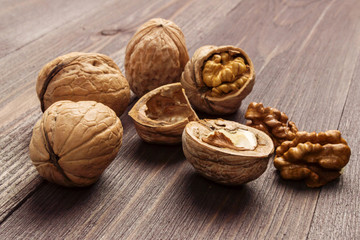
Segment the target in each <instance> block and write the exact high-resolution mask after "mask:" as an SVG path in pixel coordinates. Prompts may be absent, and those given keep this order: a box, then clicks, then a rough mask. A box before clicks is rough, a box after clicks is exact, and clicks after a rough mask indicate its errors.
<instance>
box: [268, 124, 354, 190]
mask: <svg viewBox="0 0 360 240" xmlns="http://www.w3.org/2000/svg"><path fill="white" fill-rule="evenodd" d="M350 154H351V151H350V148H349V146H348V145H347V143H346V141H345V140H344V139H343V138H342V137H341V133H340V132H339V131H337V130H329V131H326V132H320V133H315V132H312V133H307V132H297V133H296V136H295V138H294V139H293V140H292V141H286V142H283V143H282V144H281V145H280V146H279V147H278V148H277V149H276V156H275V159H274V166H275V167H276V168H277V169H278V170H279V171H280V175H281V177H283V178H284V179H291V180H300V179H305V182H306V185H307V186H308V187H320V186H323V185H324V184H326V183H328V182H329V181H332V180H334V179H336V178H338V177H339V176H340V175H341V170H342V169H343V168H344V167H345V165H346V164H347V163H348V161H349V158H350Z"/></svg>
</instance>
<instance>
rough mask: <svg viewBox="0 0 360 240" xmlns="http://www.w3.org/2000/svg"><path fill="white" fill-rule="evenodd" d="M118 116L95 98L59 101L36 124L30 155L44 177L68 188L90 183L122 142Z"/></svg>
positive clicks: (107, 163)
mask: <svg viewBox="0 0 360 240" xmlns="http://www.w3.org/2000/svg"><path fill="white" fill-rule="evenodd" d="M122 135H123V128H122V125H121V122H120V119H119V118H118V117H117V116H116V114H115V112H114V111H113V110H112V109H110V108H109V107H107V106H105V105H103V104H101V103H97V102H94V101H79V102H72V101H66V100H64V101H58V102H56V103H54V104H53V105H51V106H50V107H49V108H48V109H47V110H46V111H45V112H44V114H43V116H42V118H41V119H40V120H39V121H38V122H37V123H36V124H35V126H34V129H33V135H32V138H31V141H30V158H31V160H32V163H33V164H34V166H35V167H36V169H37V170H38V172H39V174H40V175H41V176H42V177H43V178H45V179H46V180H48V181H50V182H53V183H56V184H59V185H62V186H67V187H83V186H88V185H91V184H93V183H94V182H95V181H97V179H98V178H99V177H100V175H101V174H102V172H103V171H104V170H105V168H106V167H107V166H108V165H109V164H110V163H111V162H112V160H113V159H114V158H115V157H116V155H117V152H118V151H119V149H120V146H121V143H122Z"/></svg>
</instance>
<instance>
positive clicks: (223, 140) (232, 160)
mask: <svg viewBox="0 0 360 240" xmlns="http://www.w3.org/2000/svg"><path fill="white" fill-rule="evenodd" d="M182 143H183V151H184V154H185V157H186V159H187V160H188V161H189V162H190V163H191V164H192V165H193V167H194V168H195V170H196V171H197V172H199V173H200V174H201V175H202V176H204V177H205V178H208V179H210V180H212V181H215V182H217V183H221V184H226V185H239V184H242V183H246V182H249V181H252V180H254V179H256V178H258V177H259V176H261V175H262V174H263V173H264V171H265V170H266V168H267V165H268V162H269V158H270V156H271V155H272V153H273V152H274V145H273V142H272V140H271V138H270V137H269V136H268V135H266V134H265V133H264V132H262V131H260V130H257V129H255V128H251V127H248V126H246V125H242V124H240V123H237V122H232V121H227V120H223V119H212V120H211V119H204V120H199V121H192V122H190V123H188V124H187V125H186V127H185V129H184V132H183V136H182Z"/></svg>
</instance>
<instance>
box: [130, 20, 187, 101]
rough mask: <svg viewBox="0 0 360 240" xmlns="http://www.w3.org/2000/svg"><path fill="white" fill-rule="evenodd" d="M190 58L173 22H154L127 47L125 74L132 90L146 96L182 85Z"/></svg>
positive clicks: (139, 31) (151, 21) (142, 29)
mask: <svg viewBox="0 0 360 240" xmlns="http://www.w3.org/2000/svg"><path fill="white" fill-rule="evenodd" d="M188 60H189V55H188V52H187V48H186V45H185V38H184V35H183V33H182V31H181V29H180V28H179V27H178V26H177V25H176V24H175V23H173V22H172V21H169V20H165V19H161V18H154V19H151V20H149V21H148V22H146V23H144V24H143V25H142V26H141V27H140V28H139V29H138V30H137V32H136V33H135V34H134V36H133V37H132V38H131V40H130V41H129V43H128V45H127V47H126V53H125V74H126V78H127V80H128V81H129V84H130V88H131V90H132V91H133V92H134V93H135V94H136V95H137V96H138V97H141V96H143V95H144V94H145V93H147V92H149V91H151V90H153V89H155V88H157V87H160V86H162V85H166V84H169V83H175V82H179V81H180V77H181V73H182V71H183V70H184V67H185V64H186V62H187V61H188Z"/></svg>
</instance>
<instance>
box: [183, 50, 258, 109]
mask: <svg viewBox="0 0 360 240" xmlns="http://www.w3.org/2000/svg"><path fill="white" fill-rule="evenodd" d="M222 52H231V53H233V54H238V55H239V56H241V57H242V58H244V60H245V63H246V64H247V65H248V66H249V73H248V80H247V82H246V83H245V84H244V85H243V86H242V87H241V88H240V89H239V90H237V91H235V92H232V93H229V94H226V95H224V96H221V97H212V96H209V94H208V93H209V91H210V90H209V88H208V87H207V86H206V85H205V83H204V81H203V78H202V69H203V67H204V64H205V62H206V61H207V60H208V59H209V58H210V57H211V56H212V55H213V54H215V53H219V54H220V53H222ZM254 83H255V70H254V65H253V63H252V61H251V59H250V58H249V56H248V55H247V54H246V53H245V52H244V51H243V50H242V49H240V48H237V47H234V46H220V47H217V46H203V47H201V48H199V49H197V50H196V51H195V53H194V55H193V56H192V58H191V59H190V61H189V62H188V63H187V64H186V66H185V69H184V72H183V74H182V76H181V84H182V86H183V88H184V89H185V92H186V95H187V96H188V98H189V101H190V103H191V104H192V106H193V107H194V108H195V109H198V110H200V111H202V112H205V113H209V114H216V115H221V114H230V113H234V112H236V111H237V110H238V108H239V107H240V105H241V101H242V100H243V99H244V98H245V97H246V96H247V95H248V94H249V93H250V92H251V90H252V88H253V86H254Z"/></svg>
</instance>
